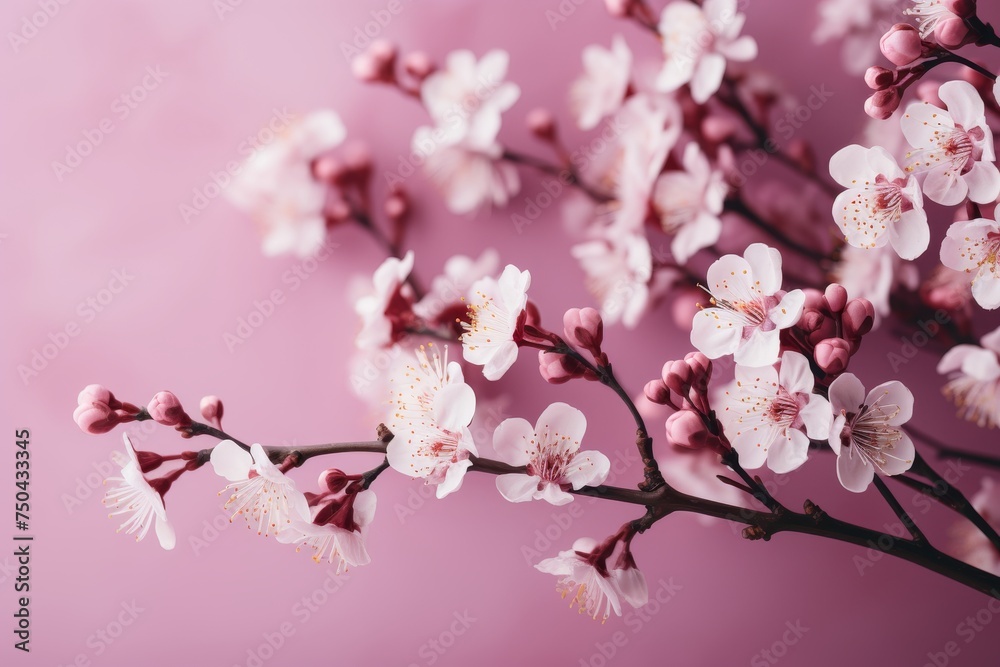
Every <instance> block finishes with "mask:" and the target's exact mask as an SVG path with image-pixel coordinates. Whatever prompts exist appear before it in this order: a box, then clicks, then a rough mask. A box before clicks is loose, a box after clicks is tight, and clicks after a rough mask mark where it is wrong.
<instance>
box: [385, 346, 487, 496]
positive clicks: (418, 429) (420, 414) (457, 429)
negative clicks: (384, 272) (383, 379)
mask: <svg viewBox="0 0 1000 667" xmlns="http://www.w3.org/2000/svg"><path fill="white" fill-rule="evenodd" d="M414 354H415V356H416V365H413V364H409V365H407V366H406V368H405V369H404V370H403V372H402V373H401V374H399V375H398V376H397V377H394V378H393V379H392V382H393V385H394V387H393V392H392V404H393V406H394V409H393V414H392V419H391V422H390V429H391V430H392V432H393V433H395V434H396V436H395V437H394V438H393V439H392V440H391V441H390V442H389V446H388V448H387V451H386V457H387V458H388V460H389V465H390V466H392V467H393V469H394V470H397V471H398V472H401V473H403V474H404V475H409V476H410V477H419V478H422V479H426V480H427V482H428V483H429V484H434V485H436V486H437V497H438V498H444V497H445V496H447V495H448V494H449V493H452V492H453V491H458V489H459V488H460V487H461V486H462V479H463V478H464V477H465V472H466V470H468V469H469V467H470V466H471V465H472V461H471V460H470V458H469V457H470V456H478V454H479V452H477V451H476V445H475V443H474V442H473V441H472V433H471V432H470V431H469V424H470V423H472V417H473V416H474V415H475V412H476V394H475V392H473V391H472V387H470V386H469V385H467V384H465V381H464V378H463V376H462V367H461V366H460V365H458V364H457V363H455V362H451V363H448V350H447V348H446V349H445V356H444V359H442V358H441V357H440V356H438V354H437V353H434V354H433V356H431V357H428V355H427V351H426V349H425V348H424V347H423V346H421V347H420V349H418V350H416V351H415V353H414Z"/></svg>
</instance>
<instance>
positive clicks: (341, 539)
mask: <svg viewBox="0 0 1000 667" xmlns="http://www.w3.org/2000/svg"><path fill="white" fill-rule="evenodd" d="M375 501H376V499H375V492H374V491H370V490H367V489H366V490H364V491H360V492H358V493H349V494H346V495H344V496H343V497H341V498H337V499H335V500H333V501H331V502H329V503H325V504H318V505H317V506H316V507H315V508H313V510H312V511H311V513H310V514H309V515H307V519H296V520H294V521H292V522H291V523H290V524H288V525H287V526H286V527H284V528H282V529H281V530H280V531H279V532H278V535H277V540H278V541H279V542H281V543H282V544H294V545H296V549H295V550H296V551H301V550H302V548H303V547H304V548H307V549H312V550H313V556H312V559H313V560H314V561H315V562H317V563H322V562H323V561H326V562H328V563H337V574H340V573H341V572H346V571H347V569H348V568H349V567H359V566H361V565H367V564H368V563H370V562H371V557H370V556H369V555H368V549H367V548H366V547H365V538H366V537H367V534H368V527H369V526H370V525H371V522H372V520H374V518H375V504H376V502H375ZM308 517H311V519H312V520H311V521H310V520H308Z"/></svg>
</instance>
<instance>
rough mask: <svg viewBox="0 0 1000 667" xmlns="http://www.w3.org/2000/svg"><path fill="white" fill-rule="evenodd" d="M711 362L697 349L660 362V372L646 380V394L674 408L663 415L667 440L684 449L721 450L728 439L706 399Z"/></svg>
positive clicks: (649, 397) (726, 449)
mask: <svg viewBox="0 0 1000 667" xmlns="http://www.w3.org/2000/svg"><path fill="white" fill-rule="evenodd" d="M711 379H712V362H711V361H710V360H709V359H708V357H706V356H705V355H704V354H702V353H701V352H691V353H689V354H688V355H687V356H685V357H684V359H683V360H679V361H668V362H667V363H665V364H663V371H662V372H661V376H660V377H659V378H657V379H655V380H650V381H649V382H647V383H646V386H645V389H644V392H645V394H646V398H647V399H649V400H650V402H652V403H656V404H658V405H669V406H670V407H672V408H674V410H676V412H674V413H673V414H672V415H670V416H669V417H668V418H667V422H666V433H667V441H668V442H670V443H671V444H673V445H677V446H678V447H686V448H688V449H704V448H711V449H713V450H714V451H716V452H718V453H720V454H724V453H725V452H727V451H728V450H729V449H730V446H729V442H728V441H727V440H726V437H725V435H723V433H722V428H721V426H720V424H719V422H718V420H717V419H716V417H715V412H714V411H713V410H712V407H711V405H710V404H709V400H708V383H709V381H710V380H711Z"/></svg>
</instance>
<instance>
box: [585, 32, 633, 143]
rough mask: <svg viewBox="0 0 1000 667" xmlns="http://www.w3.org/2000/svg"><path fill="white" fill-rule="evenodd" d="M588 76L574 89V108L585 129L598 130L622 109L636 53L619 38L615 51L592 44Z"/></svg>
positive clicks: (587, 52) (614, 43)
mask: <svg viewBox="0 0 1000 667" xmlns="http://www.w3.org/2000/svg"><path fill="white" fill-rule="evenodd" d="M583 67H584V70H585V71H584V74H583V75H582V76H581V77H580V78H579V79H577V80H576V81H575V82H574V83H573V86H572V88H571V89H570V108H571V109H572V112H573V117H574V118H575V119H576V124H577V127H579V128H580V129H581V130H591V129H593V128H595V127H597V124H598V123H599V122H601V119H602V118H604V117H605V116H610V115H611V114H613V113H614V112H615V111H617V110H618V109H619V107H621V104H622V101H623V100H624V99H625V94H626V91H627V90H628V85H629V76H630V74H631V69H632V52H631V51H629V48H628V45H627V44H626V43H625V39H624V38H623V37H622V36H621V35H615V37H614V39H613V40H612V41H611V49H610V50H609V49H605V48H604V47H602V46H598V45H597V44H591V45H590V46H588V47H586V48H585V49H584V50H583Z"/></svg>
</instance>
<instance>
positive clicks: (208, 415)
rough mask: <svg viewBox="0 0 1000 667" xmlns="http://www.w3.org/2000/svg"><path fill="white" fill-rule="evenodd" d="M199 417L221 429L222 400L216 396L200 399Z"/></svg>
mask: <svg viewBox="0 0 1000 667" xmlns="http://www.w3.org/2000/svg"><path fill="white" fill-rule="evenodd" d="M199 407H200V408H201V417H202V419H204V420H205V421H207V422H208V423H209V424H213V425H215V426H216V427H217V428H221V427H222V411H223V408H222V400H221V399H220V398H219V397H218V396H206V397H204V398H203V399H201V405H200V406H199Z"/></svg>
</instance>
